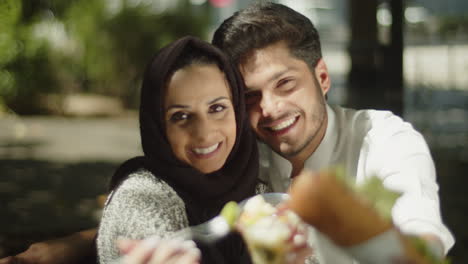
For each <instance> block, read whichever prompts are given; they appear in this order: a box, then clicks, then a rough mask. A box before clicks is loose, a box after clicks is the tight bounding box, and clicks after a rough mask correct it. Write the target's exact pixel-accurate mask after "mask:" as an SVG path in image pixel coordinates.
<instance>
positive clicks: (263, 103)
mask: <svg viewBox="0 0 468 264" xmlns="http://www.w3.org/2000/svg"><path fill="white" fill-rule="evenodd" d="M260 108H261V110H262V115H263V116H264V117H268V116H271V115H273V113H274V112H276V111H278V103H277V98H276V96H275V95H274V94H273V93H270V92H266V93H263V94H262V99H261V100H260Z"/></svg>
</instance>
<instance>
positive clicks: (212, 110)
mask: <svg viewBox="0 0 468 264" xmlns="http://www.w3.org/2000/svg"><path fill="white" fill-rule="evenodd" d="M224 109H226V107H225V106H224V105H220V104H215V105H212V106H210V110H209V113H219V112H222V111H223V110H224Z"/></svg>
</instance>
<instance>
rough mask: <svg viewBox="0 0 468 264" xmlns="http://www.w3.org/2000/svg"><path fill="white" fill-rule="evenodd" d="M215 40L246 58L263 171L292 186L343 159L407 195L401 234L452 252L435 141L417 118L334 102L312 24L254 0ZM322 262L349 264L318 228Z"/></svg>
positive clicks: (398, 210) (355, 171) (397, 216)
mask: <svg viewBox="0 0 468 264" xmlns="http://www.w3.org/2000/svg"><path fill="white" fill-rule="evenodd" d="M213 44H215V45H217V46H218V47H220V48H221V49H222V50H223V51H225V52H226V53H227V54H228V55H229V56H230V57H231V58H232V60H233V61H234V63H236V64H237V65H238V66H239V69H240V71H241V73H242V75H243V77H244V81H245V84H246V88H247V91H246V101H247V108H248V109H247V111H248V113H249V117H250V121H251V122H250V123H251V126H252V128H253V129H254V131H255V132H256V134H257V135H258V138H259V140H260V141H262V142H263V144H260V153H261V162H260V164H261V166H262V167H263V170H262V177H263V178H264V179H265V180H266V181H267V182H268V183H270V185H271V187H272V188H273V190H274V191H287V189H288V187H289V185H290V183H291V181H292V180H293V179H294V177H295V176H296V175H298V174H299V172H301V171H302V170H303V169H308V170H312V171H320V170H323V169H325V168H329V167H332V166H337V165H339V166H344V168H345V171H346V175H347V176H348V177H351V178H353V179H355V181H356V182H358V183H359V182H362V181H363V180H364V179H367V178H369V177H372V176H374V175H375V176H378V177H380V178H381V179H382V180H383V182H384V185H385V186H386V187H387V188H389V189H393V190H397V191H400V192H402V193H403V195H402V197H401V198H399V200H398V201H397V203H396V204H395V206H394V208H393V211H392V218H393V222H394V223H395V225H396V226H397V227H398V228H399V229H400V230H401V231H402V232H404V233H409V234H414V235H418V236H420V237H422V238H424V239H425V240H427V241H428V242H429V244H430V245H431V247H433V251H434V253H435V254H439V255H442V254H446V253H447V251H448V250H449V249H450V248H451V247H452V245H453V243H454V239H453V237H452V235H451V234H450V232H449V231H448V229H447V228H446V227H445V226H444V224H443V223H442V221H441V217H440V211H439V199H438V193H437V191H438V186H437V183H436V180H435V169H434V164H433V161H432V158H431V155H430V153H429V149H428V147H427V145H426V143H425V141H424V139H423V138H422V136H421V135H420V134H419V133H418V132H416V131H415V130H414V129H413V128H412V127H411V125H410V124H408V123H406V122H404V121H402V120H401V119H400V118H399V117H397V116H395V115H393V114H392V113H390V112H385V111H375V110H363V111H355V110H352V109H345V108H341V107H338V106H329V105H328V104H327V102H326V94H327V92H328V91H329V89H330V79H329V75H328V70H327V66H326V64H325V61H324V60H323V58H322V55H321V48H320V41H319V35H318V33H317V30H316V29H315V27H314V25H313V24H312V23H311V22H310V20H309V19H307V18H306V17H305V16H303V15H301V14H299V13H298V12H296V11H294V10H292V9H290V8H288V7H286V6H283V5H279V4H273V3H267V4H259V5H253V6H250V7H249V8H247V9H245V10H241V11H239V12H237V13H235V14H234V15H233V16H231V17H230V18H228V19H227V20H226V21H224V22H223V23H222V24H221V26H220V27H219V28H218V29H217V31H216V32H215V34H214V38H213ZM317 240H318V241H320V243H319V244H317V247H318V249H319V250H318V253H319V257H320V259H321V263H351V261H350V259H349V258H348V257H347V256H346V255H344V254H340V250H338V249H337V248H336V247H335V246H334V245H333V244H332V243H330V241H328V239H327V238H325V237H323V236H321V235H320V234H318V236H317Z"/></svg>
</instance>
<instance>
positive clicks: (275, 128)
mask: <svg viewBox="0 0 468 264" xmlns="http://www.w3.org/2000/svg"><path fill="white" fill-rule="evenodd" d="M295 120H296V117H291V118H290V119H288V120H285V121H283V122H281V123H279V124H278V125H276V126H272V127H270V129H271V130H273V131H278V130H281V129H284V128H286V127H288V126H291V125H292V124H294V121H295Z"/></svg>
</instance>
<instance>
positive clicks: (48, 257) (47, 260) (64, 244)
mask: <svg viewBox="0 0 468 264" xmlns="http://www.w3.org/2000/svg"><path fill="white" fill-rule="evenodd" d="M95 235H96V229H90V230H85V231H81V232H77V233H75V234H72V235H70V236H66V237H63V238H58V239H53V240H47V241H43V242H38V243H34V244H32V245H31V246H29V248H28V249H27V250H26V251H24V252H22V253H20V254H18V255H16V256H9V257H6V258H3V259H0V264H71V263H76V262H78V261H79V260H80V259H81V258H83V257H85V256H89V255H91V254H93V253H94V252H93V250H94V249H93V246H92V245H93V239H94V236H95Z"/></svg>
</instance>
